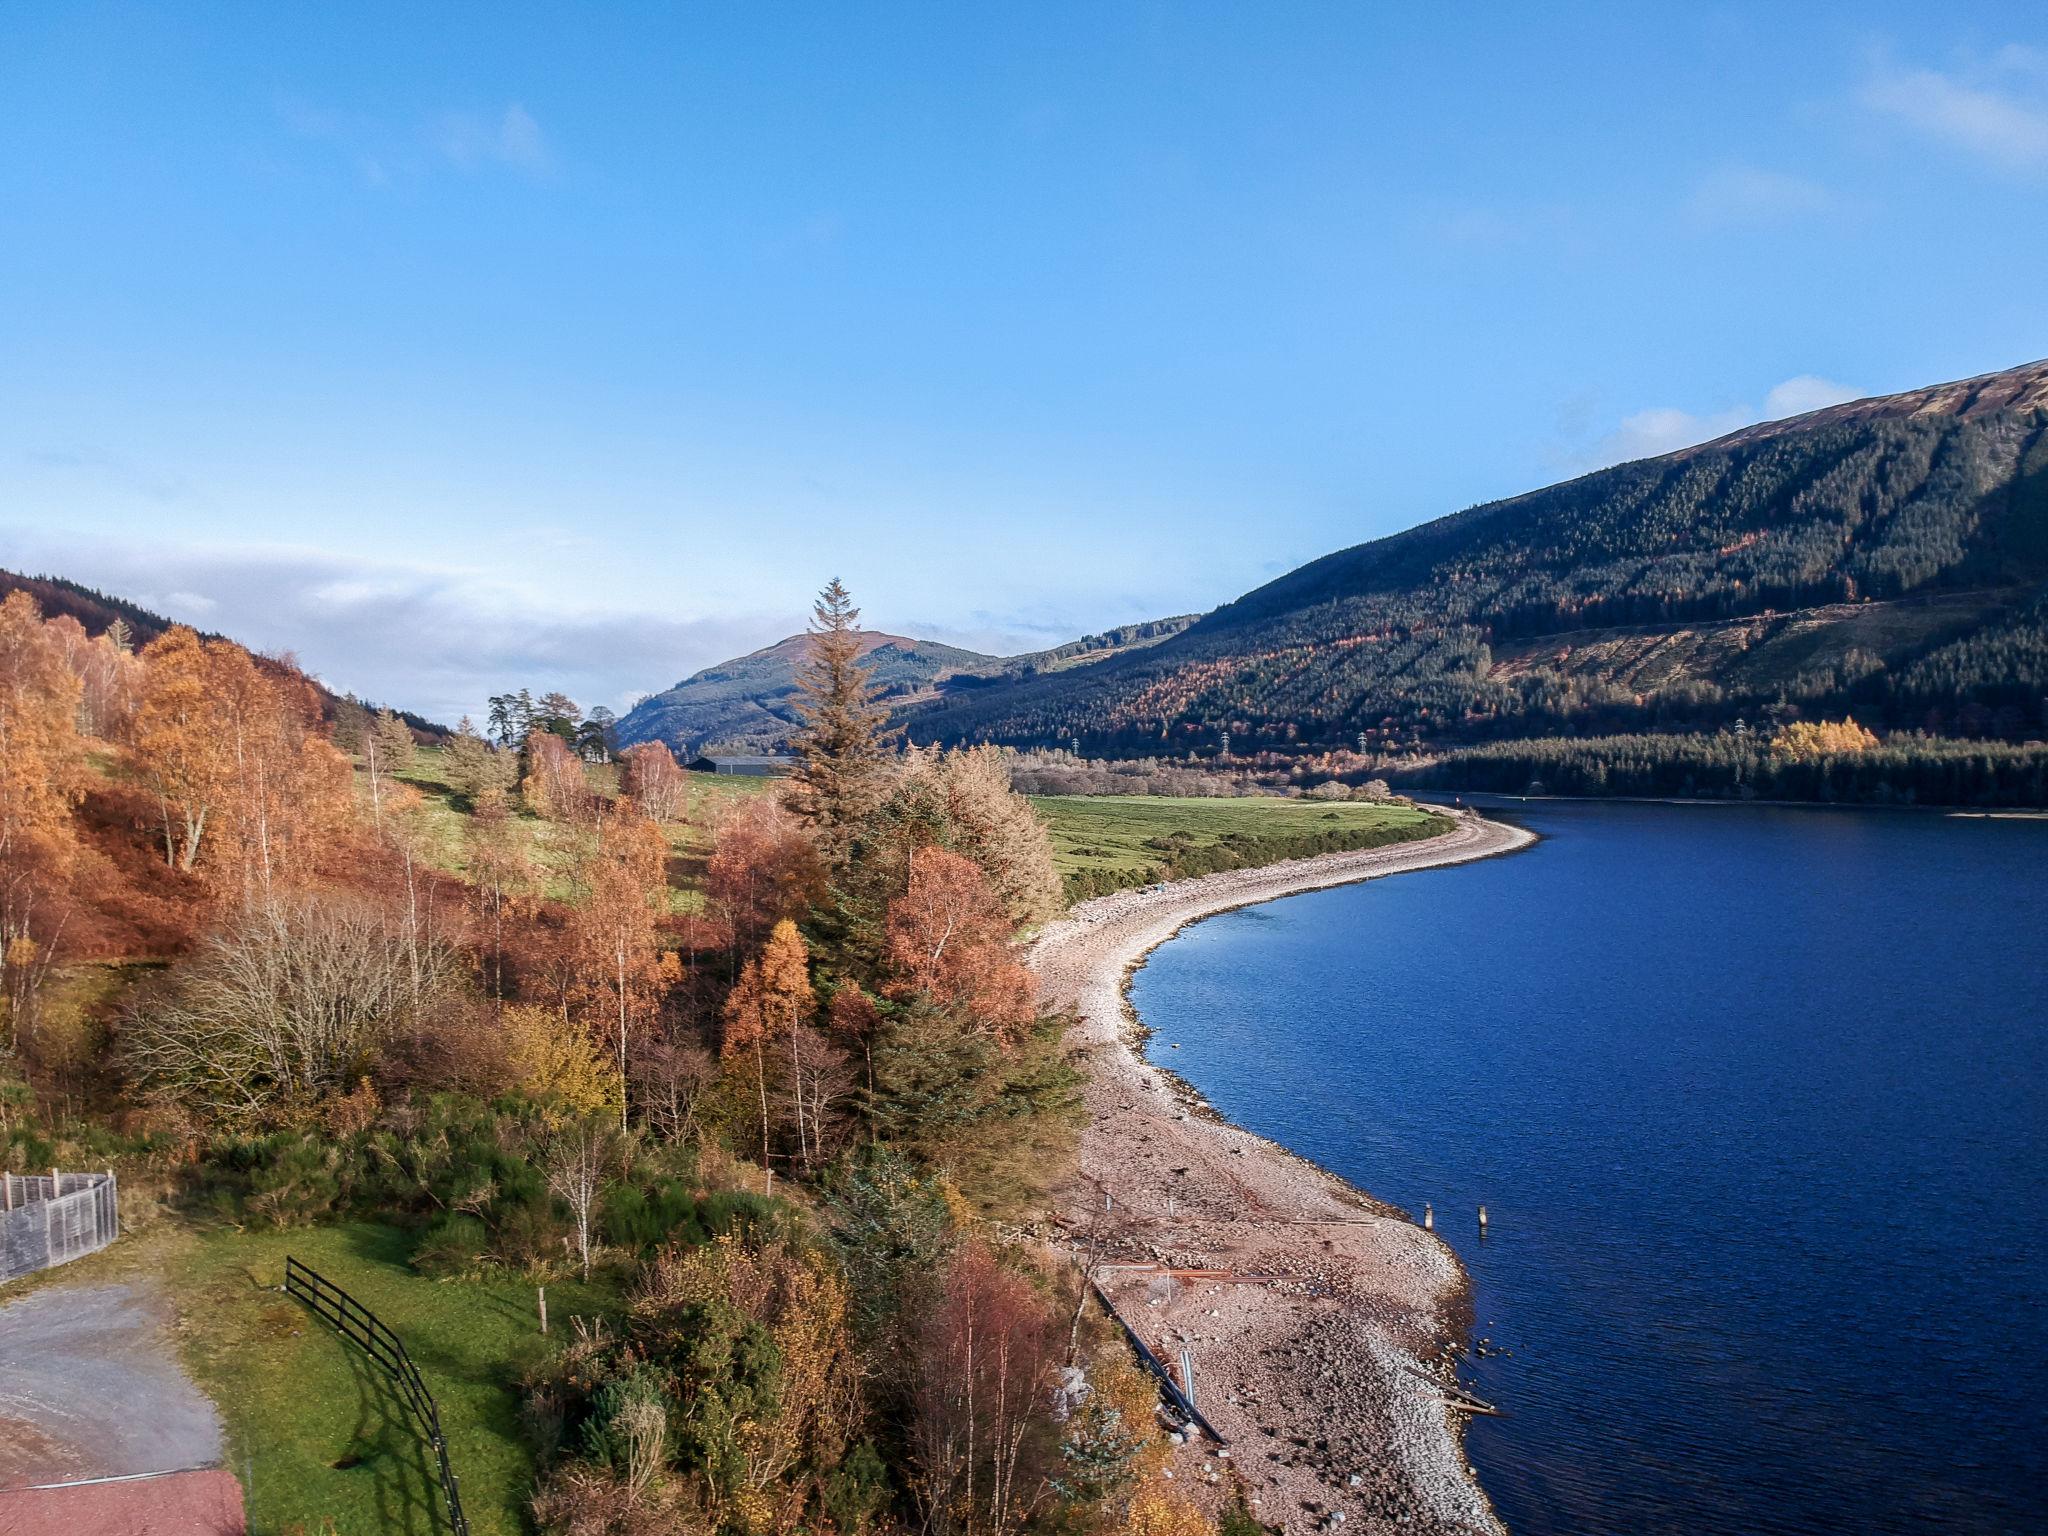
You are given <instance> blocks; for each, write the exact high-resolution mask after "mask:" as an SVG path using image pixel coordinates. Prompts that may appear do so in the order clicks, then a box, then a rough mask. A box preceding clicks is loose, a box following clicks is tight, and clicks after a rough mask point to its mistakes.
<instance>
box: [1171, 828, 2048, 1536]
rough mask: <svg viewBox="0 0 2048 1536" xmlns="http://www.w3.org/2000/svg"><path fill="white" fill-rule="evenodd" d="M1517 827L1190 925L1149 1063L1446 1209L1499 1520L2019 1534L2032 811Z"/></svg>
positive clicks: (2035, 1289)
mask: <svg viewBox="0 0 2048 1536" xmlns="http://www.w3.org/2000/svg"><path fill="white" fill-rule="evenodd" d="M1508 814H1509V815H1511V816H1512V818H1513V819H1516V820H1519V821H1522V822H1524V823H1525V824H1526V825H1528V826H1530V827H1531V828H1533V829H1534V830H1535V831H1537V832H1540V833H1542V834H1543V836H1544V839H1545V840H1544V841H1543V842H1542V843H1540V844H1539V845H1537V846H1536V847H1535V848H1533V849H1531V850H1530V851H1528V852H1526V853H1520V854H1516V855H1513V856H1512V857H1508V858H1502V859H1495V860H1491V861H1488V862H1486V863H1482V864H1476V865H1467V866H1465V867H1462V868H1454V869H1445V870H1432V871H1427V872H1424V873H1419V874H1412V875H1401V876H1397V877H1394V878H1391V879H1386V880H1377V881H1373V882H1372V883H1370V884H1367V885H1362V886H1350V887H1345V888H1342V889H1338V890H1332V891H1323V892H1317V893H1314V894H1310V895H1303V896H1295V897H1289V898H1287V899H1285V900H1282V901H1277V902H1272V903H1269V904H1267V905H1266V906H1263V907H1256V908H1250V909H1247V910H1244V911H1241V912H1236V913H1229V914H1225V915H1223V916H1220V917H1217V918H1213V919H1210V920H1209V921H1207V922H1203V923H1199V924H1197V925H1195V926H1194V927H1192V928H1190V929H1188V930H1187V931H1186V932H1185V933H1183V934H1182V935H1181V936H1180V937H1179V938H1177V939H1175V940H1173V941H1172V942H1171V943H1169V944H1167V945H1166V946H1165V947H1163V948H1162V949H1160V950H1159V951H1158V952H1157V953H1156V954H1155V955H1154V956H1153V958H1152V960H1151V962H1150V963H1149V964H1148V965H1146V966H1145V968H1144V969H1143V970H1142V971H1140V972H1139V974H1138V977H1137V980H1136V983H1135V986H1134V989H1133V994H1134V999H1135V1001H1136V1004H1137V1007H1138V1010H1139V1013H1140V1015H1141V1016H1142V1017H1143V1018H1144V1020H1145V1022H1146V1023H1147V1024H1149V1025H1151V1026H1152V1027H1153V1028H1154V1029H1155V1030H1156V1031H1157V1035H1156V1037H1155V1038H1154V1040H1153V1043H1152V1056H1153V1059H1154V1060H1156V1061H1159V1062H1160V1063H1161V1064H1163V1065H1166V1066H1169V1067H1171V1068H1173V1069H1174V1070H1175V1071H1177V1072H1179V1073H1181V1074H1182V1075H1183V1076H1185V1077H1186V1078H1188V1079H1189V1080H1190V1081H1191V1082H1193V1083H1194V1084H1195V1085H1196V1086H1197V1087H1198V1088H1200V1089H1201V1090H1202V1092H1203V1093H1205V1094H1206V1095H1208V1097H1209V1098H1210V1099H1211V1101H1212V1102H1214V1103H1215V1105H1216V1106H1217V1108H1219V1109H1220V1110H1222V1111H1223V1112H1224V1113H1225V1114H1227V1115H1229V1116H1230V1117H1232V1118H1233V1119H1235V1120H1237V1121H1238V1122H1239V1123H1241V1124H1243V1125H1246V1126H1249V1127H1251V1128H1252V1129H1255V1130H1258V1131H1261V1132H1263V1133H1265V1134H1267V1135H1270V1136H1272V1137H1274V1138H1276V1139H1277V1140H1279V1141H1282V1142H1285V1143H1286V1144H1287V1145H1289V1146H1291V1147H1293V1148H1295V1149H1296V1150H1298V1151H1300V1152H1302V1153H1304V1154H1306V1155H1308V1156H1310V1157H1313V1158H1315V1159H1316V1160H1317V1161H1319V1162H1321V1163H1323V1164H1324V1165H1326V1166H1327V1167H1330V1168H1332V1169H1334V1170H1336V1171H1337V1172H1339V1173H1342V1174H1343V1175H1345V1176H1346V1177H1348V1178H1350V1179H1352V1180H1353V1181H1355V1182H1356V1183H1358V1184H1360V1185H1362V1186H1363V1187H1364V1188H1366V1189H1368V1190H1370V1191H1372V1192H1373V1193H1374V1194H1376V1195H1378V1196H1380V1197H1381V1198H1382V1199H1385V1200H1390V1201H1393V1202H1395V1203H1397V1204H1400V1205H1403V1206H1406V1207H1408V1208H1409V1209H1411V1210H1413V1211H1414V1212H1415V1213H1416V1214H1417V1215H1418V1216H1419V1215H1420V1214H1421V1211H1422V1206H1423V1202H1424V1201H1431V1202H1433V1203H1434V1204H1435V1207H1436V1213H1437V1228H1438V1231H1439V1232H1441V1233H1442V1234H1443V1235H1444V1236H1445V1237H1446V1238H1447V1239H1448V1240H1449V1241H1450V1242H1451V1244H1452V1245H1453V1246H1454V1247H1455V1248H1456V1249H1457V1251H1458V1255H1459V1257H1460V1258H1461V1259H1462V1260H1463V1261H1464V1263H1465V1265H1466V1267H1467V1268H1468V1269H1469V1270H1470V1271H1471V1273H1472V1276H1473V1280H1474V1284H1475V1286H1476V1306H1477V1320H1478V1328H1477V1334H1478V1335H1480V1336H1483V1337H1488V1338H1491V1339H1492V1340H1493V1341H1494V1342H1495V1343H1496V1344H1498V1345H1500V1346H1502V1347H1504V1348H1505V1349H1507V1350H1509V1351H1511V1354H1510V1355H1508V1356H1506V1357H1497V1358H1488V1359H1481V1360H1475V1361H1473V1362H1471V1363H1470V1365H1469V1366H1468V1369H1467V1371H1466V1376H1467V1379H1468V1380H1469V1381H1471V1382H1472V1383H1473V1385H1474V1387H1475V1389H1476V1390H1477V1391H1478V1392H1479V1393H1480V1394H1481V1395H1482V1396H1484V1397H1486V1398H1488V1399H1490V1400H1492V1401H1494V1402H1497V1403H1499V1404H1500V1405H1501V1406H1502V1407H1503V1408H1505V1409H1506V1410H1507V1416H1506V1417H1503V1418H1499V1419H1483V1418H1482V1419H1479V1420H1476V1421H1475V1422H1474V1424H1473V1426H1472V1430H1471V1434H1470V1438H1469V1441H1468V1444H1469V1448H1470V1451H1471V1454H1472V1458H1473V1461H1474V1463H1475V1464H1476V1465H1477V1466H1478V1468H1479V1471H1480V1476H1481V1480H1482V1481H1483V1482H1484V1483H1485V1485H1486V1488H1487V1491H1488V1492H1489V1493H1490V1494H1491V1495H1492V1496H1493V1499H1494V1502H1495V1504H1496V1505H1497V1507H1498V1508H1499V1509H1500V1511H1501V1514H1502V1515H1503V1517H1504V1518H1505V1519H1506V1520H1507V1521H1508V1523H1509V1525H1510V1526H1511V1527H1512V1528H1513V1529H1514V1530H1516V1531H1517V1532H1521V1533H1526V1536H1534V1533H1538V1532H1559V1533H1566V1532H1569V1533H1596V1532H1615V1533H1631V1536H1634V1533H1647V1532H1666V1531H1669V1532H1687V1533H1698V1532H1781V1531H1782V1532H1811V1531H1818V1530H1827V1531H1836V1530H1856V1531H1862V1532H1925V1531H1971V1532H2000V1533H2006V1532H2018V1531H2044V1530H2048V1428H2044V1424H2048V1418H2044V1415H2048V1340H2044V1333H2048V1282H2044V1276H2048V1220H2044V1218H2048V1196H2044V1187H2048V1044H2044V1041H2048V822H2039V821H1987V820H1962V819H1949V818H1944V817H1940V816H1934V815H1910V814H1885V813H1881V812H1863V813H1859V812H1851V811H1823V810H1812V811H1806V810H1773V809H1757V808H1738V807H1729V808H1725V809H1723V808H1694V807H1678V806H1672V807H1665V806H1616V805H1606V806H1602V805H1584V806H1574V805H1561V806H1541V807H1537V806H1530V807H1527V808H1522V809H1516V810H1513V811H1511V812H1509V813H1508ZM1174 1041H1178V1042H1180V1045H1181V1049H1179V1050H1173V1049H1170V1048H1169V1047H1170V1042H1174ZM1481 1202H1484V1203H1485V1204H1486V1206H1487V1207H1488V1214H1489V1217H1490V1218H1491V1227H1490V1231H1489V1234H1488V1235H1487V1236H1486V1237H1485V1238H1484V1239H1483V1240H1482V1238H1481V1237H1480V1234H1479V1231H1478V1224H1477V1217H1476V1208H1477V1206H1478V1205H1479V1204H1480V1203H1481Z"/></svg>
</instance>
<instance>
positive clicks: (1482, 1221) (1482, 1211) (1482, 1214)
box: [1479, 1205, 1486, 1236]
mask: <svg viewBox="0 0 2048 1536" xmlns="http://www.w3.org/2000/svg"><path fill="white" fill-rule="evenodd" d="M1479 1231H1480V1234H1481V1235H1482V1236H1483V1235H1484V1234H1485V1232H1486V1207H1485V1206H1483V1205H1482V1206H1481V1207H1479Z"/></svg>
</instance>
